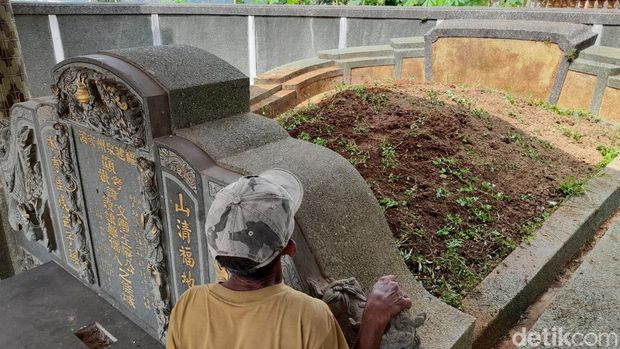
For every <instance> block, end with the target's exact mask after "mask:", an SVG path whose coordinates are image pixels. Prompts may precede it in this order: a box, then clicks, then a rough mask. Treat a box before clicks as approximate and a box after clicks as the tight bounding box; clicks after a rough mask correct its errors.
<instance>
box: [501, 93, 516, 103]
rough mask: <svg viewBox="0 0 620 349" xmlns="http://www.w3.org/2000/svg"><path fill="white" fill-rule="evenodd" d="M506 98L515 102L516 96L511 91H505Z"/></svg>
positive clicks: (507, 100) (509, 101)
mask: <svg viewBox="0 0 620 349" xmlns="http://www.w3.org/2000/svg"><path fill="white" fill-rule="evenodd" d="M504 99H506V102H508V103H510V104H515V102H516V101H515V97H514V96H513V95H512V93H510V92H504Z"/></svg>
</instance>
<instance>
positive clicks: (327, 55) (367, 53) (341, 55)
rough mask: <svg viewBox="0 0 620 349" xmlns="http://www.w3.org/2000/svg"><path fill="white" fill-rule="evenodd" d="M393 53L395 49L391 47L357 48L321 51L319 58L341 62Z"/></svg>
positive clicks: (371, 46)
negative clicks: (341, 60) (342, 60)
mask: <svg viewBox="0 0 620 349" xmlns="http://www.w3.org/2000/svg"><path fill="white" fill-rule="evenodd" d="M393 53H394V49H393V48H392V46H390V45H370V46H355V47H347V48H338V49H333V50H324V51H319V58H322V59H338V60H340V59H351V58H362V57H382V56H391V55H392V54H393Z"/></svg>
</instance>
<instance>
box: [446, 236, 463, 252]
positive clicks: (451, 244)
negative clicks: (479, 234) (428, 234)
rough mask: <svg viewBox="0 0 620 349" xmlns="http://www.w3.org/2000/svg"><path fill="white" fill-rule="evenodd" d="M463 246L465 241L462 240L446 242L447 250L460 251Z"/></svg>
mask: <svg viewBox="0 0 620 349" xmlns="http://www.w3.org/2000/svg"><path fill="white" fill-rule="evenodd" d="M461 246H463V240H461V239H450V240H448V241H446V248H447V249H448V250H453V251H454V250H458V249H459V247H461Z"/></svg>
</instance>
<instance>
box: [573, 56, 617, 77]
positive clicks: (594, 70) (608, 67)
mask: <svg viewBox="0 0 620 349" xmlns="http://www.w3.org/2000/svg"><path fill="white" fill-rule="evenodd" d="M569 69H570V70H574V71H577V72H580V73H585V74H590V75H597V76H607V75H614V74H618V73H620V65H614V64H609V63H602V62H595V61H591V60H588V59H585V58H577V59H576V60H575V61H574V62H573V63H572V64H571V65H570V68H569Z"/></svg>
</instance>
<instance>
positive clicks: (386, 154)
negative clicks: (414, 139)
mask: <svg viewBox="0 0 620 349" xmlns="http://www.w3.org/2000/svg"><path fill="white" fill-rule="evenodd" d="M379 150H380V151H381V164H382V165H383V167H384V168H395V167H396V166H398V158H397V154H396V149H395V148H394V146H393V145H392V144H390V142H389V141H388V140H387V139H384V140H382V141H381V144H379Z"/></svg>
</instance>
